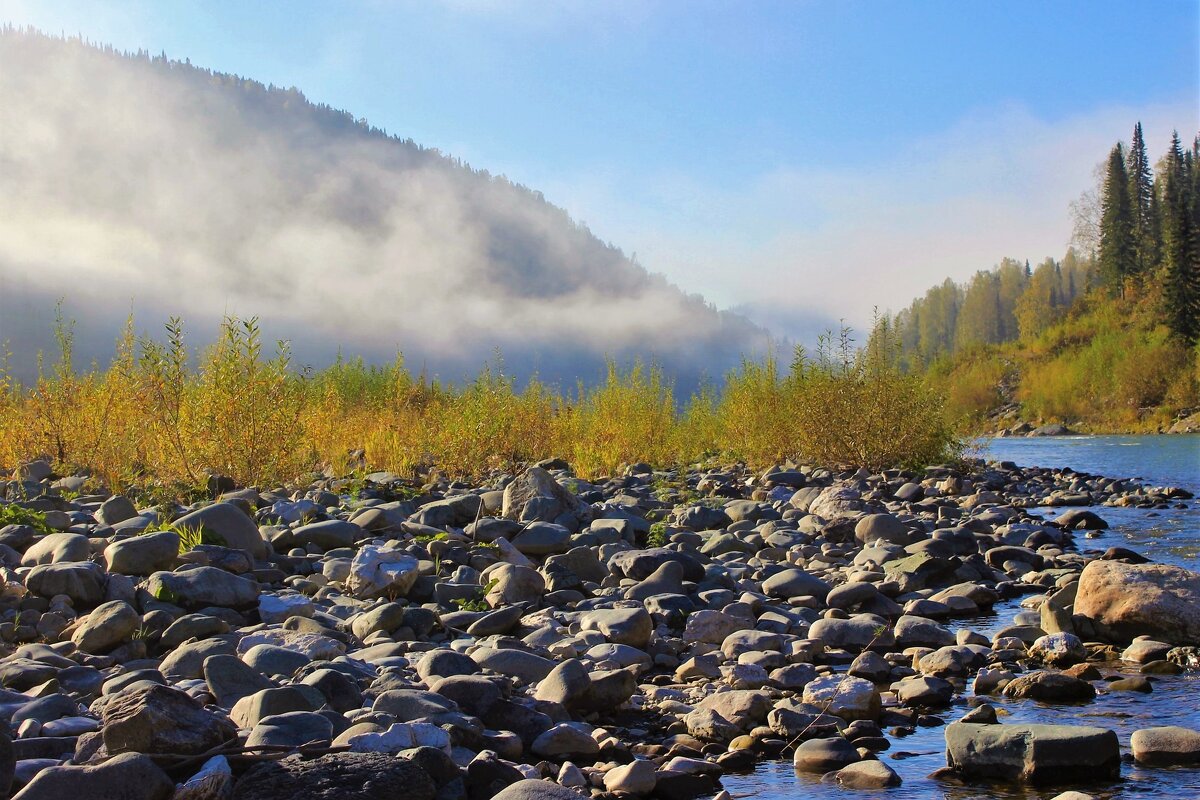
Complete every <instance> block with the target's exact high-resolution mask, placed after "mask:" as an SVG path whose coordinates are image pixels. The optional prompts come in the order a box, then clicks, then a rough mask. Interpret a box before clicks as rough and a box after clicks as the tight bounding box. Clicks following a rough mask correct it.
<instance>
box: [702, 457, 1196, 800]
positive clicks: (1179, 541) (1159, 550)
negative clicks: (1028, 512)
mask: <svg viewBox="0 0 1200 800" xmlns="http://www.w3.org/2000/svg"><path fill="white" fill-rule="evenodd" d="M978 451H979V452H978V455H979V456H980V457H982V458H987V459H989V460H1003V461H1013V462H1016V463H1017V464H1020V465H1022V466H1040V467H1070V468H1071V469H1074V470H1076V471H1078V472H1087V473H1091V474H1096V475H1104V476H1106V477H1113V478H1139V479H1141V480H1140V482H1143V483H1146V484H1150V485H1154V486H1164V485H1166V486H1181V487H1183V488H1185V489H1188V490H1189V491H1191V492H1192V493H1193V494H1195V495H1196V496H1197V498H1200V436H1195V435H1193V436H1070V437H1052V438H1038V439H1025V438H1006V439H990V440H987V441H984V442H980V443H979V444H978ZM1094 510H1095V511H1096V512H1097V513H1098V514H1100V516H1102V517H1103V518H1104V519H1105V520H1107V521H1108V522H1109V524H1110V525H1111V526H1112V527H1111V528H1109V530H1106V531H1101V532H1100V534H1101V535H1100V536H1099V537H1098V538H1093V539H1084V538H1082V536H1080V538H1078V539H1077V540H1076V543H1077V545H1078V547H1079V549H1081V550H1084V551H1088V550H1100V551H1103V550H1105V549H1107V548H1109V547H1111V546H1114V545H1120V546H1124V547H1129V548H1131V549H1133V550H1136V551H1137V552H1139V553H1142V554H1143V555H1145V556H1147V557H1149V558H1151V559H1152V560H1155V561H1159V562H1163V563H1171V564H1178V565H1180V566H1184V567H1187V568H1188V569H1192V570H1196V569H1200V501H1189V502H1188V503H1187V508H1185V509H1180V508H1169V509H1160V510H1150V509H1135V508H1110V507H1107V506H1101V507H1096V508H1095V509H1094ZM1046 511H1047V514H1046V515H1047V516H1051V515H1057V513H1058V512H1059V511H1061V509H1047V510H1046ZM1019 610H1020V608H1019V600H1013V601H1007V602H1005V603H1003V604H1000V605H997V606H996V607H995V608H994V609H993V612H992V613H991V614H988V615H985V616H980V617H975V618H971V619H962V620H954V621H952V622H950V623H948V624H949V626H950V627H951V628H952V629H957V628H960V627H967V628H970V629H972V630H975V631H978V632H979V633H982V634H984V635H987V636H990V635H991V634H992V633H994V632H995V631H996V630H998V629H999V628H1001V627H1003V626H1005V625H1008V624H1010V623H1011V620H1012V616H1013V614H1014V613H1016V612H1017V611H1019ZM1102 671H1103V672H1104V673H1105V674H1112V673H1114V672H1116V670H1113V669H1111V668H1110V667H1104V668H1102ZM1130 674H1135V673H1133V672H1131V673H1130ZM1154 677H1155V682H1154V691H1153V692H1152V693H1150V694H1140V693H1137V692H1115V693H1112V694H1101V695H1100V696H1098V697H1097V699H1096V700H1094V701H1092V702H1090V703H1084V704H1080V705H1073V706H1064V705H1061V704H1056V705H1045V704H1042V703H1037V702H1033V701H1029V700H1017V701H1009V700H1006V699H1005V698H1003V697H993V698H989V702H991V703H992V704H993V705H995V706H996V707H997V709H999V710H1000V711H1001V713H1002V714H1003V713H1004V712H1008V714H1009V716H1004V717H1002V720H1001V721H1002V722H1044V723H1058V724H1076V725H1096V726H1099V727H1105V728H1110V729H1112V730H1115V731H1116V732H1117V736H1118V738H1119V739H1120V741H1121V746H1122V750H1123V752H1125V753H1128V745H1129V737H1130V735H1131V734H1132V733H1133V732H1134V731H1135V730H1137V729H1138V728H1147V727H1152V726H1155V725H1182V726H1184V727H1188V728H1192V729H1197V730H1200V700H1198V699H1197V698H1198V696H1200V675H1197V674H1195V673H1191V674H1185V675H1179V676H1170V675H1162V676H1154ZM967 710H968V706H967V704H966V696H960V697H957V698H956V699H955V704H954V705H953V706H951V707H950V708H949V709H947V710H946V711H945V712H944V713H943V714H942V715H941V716H942V718H943V719H945V720H946V721H947V722H950V721H953V720H955V719H957V718H958V717H961V716H962V715H963V714H964V713H965V712H966V711H967ZM891 742H892V746H891V749H890V750H888V751H886V752H884V753H880V754H879V757H880V758H881V759H883V760H884V761H885V762H886V763H887V764H888V765H889V766H891V767H892V769H894V770H896V772H898V773H899V774H900V777H901V778H902V779H903V781H904V783H903V785H902V786H900V787H898V788H895V789H888V790H881V791H872V792H861V791H856V790H853V789H842V788H840V787H838V786H837V785H834V784H827V783H822V782H821V780H820V778H819V777H813V776H808V775H798V774H796V772H795V771H794V770H793V769H792V765H791V761H790V760H786V761H768V762H764V763H762V764H760V765H759V766H758V767H757V768H756V769H755V770H754V772H752V773H749V774H745V775H725V776H724V777H723V778H722V783H723V784H724V786H725V788H726V789H727V790H728V791H729V792H730V793H732V794H734V795H735V796H736V795H753V796H755V797H760V798H772V799H773V798H780V800H782V798H789V799H790V798H794V797H805V798H814V800H827V799H829V798H840V799H841V800H849V798H853V797H880V798H888V799H889V800H909V799H910V798H913V799H915V798H943V800H975V798H1011V799H1013V800H1018V799H1019V800H1035V798H1036V800H1050V798H1053V797H1055V796H1056V795H1058V794H1060V793H1061V792H1063V791H1066V790H1067V789H1068V788H1074V789H1079V790H1080V791H1086V792H1087V793H1089V794H1092V795H1094V796H1095V797H1098V798H1106V800H1107V799H1109V798H1111V799H1112V800H1118V798H1121V799H1124V798H1147V797H1154V798H1200V767H1172V768H1162V767H1156V768H1145V767H1140V766H1138V765H1136V764H1135V763H1133V761H1132V760H1131V759H1127V760H1126V763H1125V764H1124V765H1123V767H1122V780H1121V781H1119V782H1116V783H1101V784H1097V785H1089V786H1079V785H1071V786H1055V787H1018V786H1012V785H1005V784H988V785H972V786H963V785H958V784H953V783H949V782H945V781H935V780H931V779H930V778H928V777H927V776H928V775H929V774H930V773H931V772H933V771H934V770H936V769H938V768H939V767H943V766H945V764H946V759H945V743H944V739H943V728H941V727H933V728H918V729H917V731H916V733H914V734H913V735H911V736H908V737H906V738H902V739H901V738H894V737H893V738H892V739H891Z"/></svg>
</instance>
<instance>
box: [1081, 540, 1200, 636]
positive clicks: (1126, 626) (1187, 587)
mask: <svg viewBox="0 0 1200 800" xmlns="http://www.w3.org/2000/svg"><path fill="white" fill-rule="evenodd" d="M1074 613H1075V615H1076V616H1080V617H1086V618H1087V620H1088V621H1090V622H1091V624H1092V626H1093V627H1094V630H1095V633H1096V635H1098V636H1101V637H1103V638H1106V639H1111V640H1113V641H1129V640H1131V639H1133V638H1134V637H1136V636H1140V635H1142V634H1149V635H1150V636H1152V637H1154V638H1155V639H1158V640H1161V641H1164V642H1170V643H1172V644H1190V645H1196V644H1200V573H1196V572H1192V571H1191V570H1186V569H1183V568H1182V567H1174V566H1169V565H1167V564H1126V563H1124V562H1121V561H1103V560H1101V561H1093V562H1092V563H1090V564H1088V565H1087V566H1086V567H1084V569H1083V573H1082V574H1081V575H1080V576H1079V589H1078V593H1077V594H1076V598H1075V606H1074Z"/></svg>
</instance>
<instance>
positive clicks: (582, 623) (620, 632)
mask: <svg viewBox="0 0 1200 800" xmlns="http://www.w3.org/2000/svg"><path fill="white" fill-rule="evenodd" d="M579 627H580V629H582V630H585V631H598V632H600V633H601V634H603V635H604V638H606V639H608V641H610V642H616V643H617V644H627V645H629V646H630V647H637V648H645V647H646V645H647V644H648V643H649V642H650V636H651V635H652V634H653V633H654V620H652V619H651V618H650V615H649V614H648V613H647V612H646V609H645V608H642V607H641V606H638V607H636V608H604V609H597V610H596V611H589V612H588V613H586V614H584V615H583V617H581V618H580V620H579Z"/></svg>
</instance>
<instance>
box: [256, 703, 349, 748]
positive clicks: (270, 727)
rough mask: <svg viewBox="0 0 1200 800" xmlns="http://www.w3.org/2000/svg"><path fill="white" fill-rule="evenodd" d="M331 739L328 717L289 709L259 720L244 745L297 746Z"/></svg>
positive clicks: (330, 722)
mask: <svg viewBox="0 0 1200 800" xmlns="http://www.w3.org/2000/svg"><path fill="white" fill-rule="evenodd" d="M332 739H333V722H332V721H331V720H330V719H329V718H328V717H326V716H323V715H321V714H317V713H315V712H312V711H289V712H287V713H285V714H275V715H274V716H270V717H263V718H262V719H261V720H259V722H258V724H257V725H255V726H254V729H253V730H251V731H250V735H249V736H248V737H247V738H246V745H247V746H254V745H287V746H289V747H299V746H300V745H303V744H308V743H310V742H329V741H331V740H332Z"/></svg>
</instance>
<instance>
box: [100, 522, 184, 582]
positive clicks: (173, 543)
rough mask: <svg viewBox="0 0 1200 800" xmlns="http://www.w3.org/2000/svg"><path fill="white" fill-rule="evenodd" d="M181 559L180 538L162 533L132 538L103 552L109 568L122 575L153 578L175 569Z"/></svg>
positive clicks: (173, 532) (176, 535)
mask: <svg viewBox="0 0 1200 800" xmlns="http://www.w3.org/2000/svg"><path fill="white" fill-rule="evenodd" d="M178 557H179V534H178V533H176V532H175V531H159V532H158V533H147V534H145V535H142V536H131V537H130V538H128V539H122V540H121V541H119V542H113V543H112V544H110V545H109V546H108V547H106V548H105V549H104V560H105V561H107V562H108V568H109V569H110V570H111V571H113V572H119V573H121V574H122V575H151V574H153V573H155V572H159V571H161V570H169V569H171V568H172V567H173V566H175V561H176V559H177V558H178Z"/></svg>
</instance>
